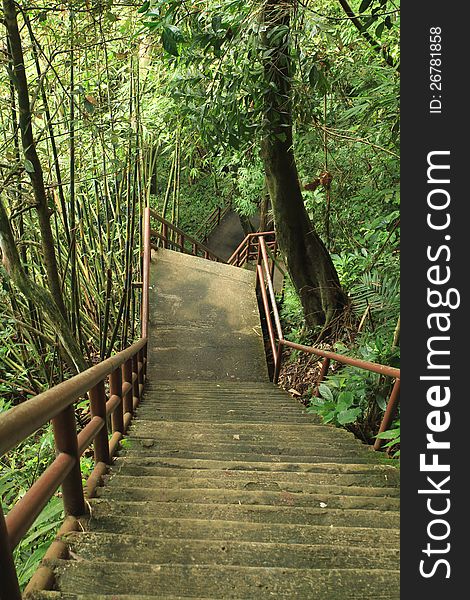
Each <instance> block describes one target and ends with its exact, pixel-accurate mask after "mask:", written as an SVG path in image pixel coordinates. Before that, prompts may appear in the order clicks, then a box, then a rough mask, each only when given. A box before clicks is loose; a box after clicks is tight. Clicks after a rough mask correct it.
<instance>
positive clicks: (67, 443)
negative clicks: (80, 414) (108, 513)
mask: <svg viewBox="0 0 470 600" xmlns="http://www.w3.org/2000/svg"><path fill="white" fill-rule="evenodd" d="M52 427H53V430H54V441H55V447H56V450H57V452H58V453H60V452H63V453H64V454H69V455H70V456H73V458H74V459H75V464H74V466H73V468H72V470H71V471H70V473H69V474H68V475H67V477H66V478H65V479H64V481H63V483H62V501H63V503H64V510H65V513H66V514H67V515H73V516H79V515H83V514H85V513H86V507H85V499H84V496H83V485H82V474H81V471H80V457H79V455H78V442H77V429H76V425H75V411H74V408H73V405H72V406H68V407H67V408H66V409H65V410H63V411H62V412H61V413H60V414H58V415H57V417H55V418H54V419H52Z"/></svg>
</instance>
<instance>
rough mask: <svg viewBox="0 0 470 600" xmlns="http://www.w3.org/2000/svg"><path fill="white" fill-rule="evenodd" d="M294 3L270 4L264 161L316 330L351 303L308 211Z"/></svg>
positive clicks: (283, 240) (280, 229) (279, 225)
mask: <svg viewBox="0 0 470 600" xmlns="http://www.w3.org/2000/svg"><path fill="white" fill-rule="evenodd" d="M292 6H293V2H292V1H291V2H289V1H288V0H266V3H265V8H264V14H263V21H264V22H263V25H264V32H263V34H262V39H261V42H262V50H269V52H265V53H264V55H265V56H268V58H266V59H265V60H264V72H265V79H266V83H267V85H266V86H265V89H266V90H267V91H266V92H265V96H264V102H265V116H266V122H267V123H268V124H269V125H268V129H267V130H266V131H265V135H264V139H263V142H262V151H261V156H262V160H263V163H264V168H265V172H266V182H267V186H268V190H269V195H270V198H271V204H272V208H273V213H274V222H275V226H276V234H277V239H278V242H279V247H280V249H281V252H282V253H283V254H284V257H285V260H286V265H287V268H288V270H289V274H290V276H291V279H292V282H293V284H294V286H295V288H296V290H297V292H298V294H299V296H300V300H301V302H302V306H303V309H304V314H305V319H306V321H307V323H308V325H310V326H317V325H326V324H328V323H330V322H331V320H332V319H334V318H335V317H336V316H338V315H339V314H340V313H341V312H342V310H343V309H344V307H345V305H346V302H347V299H346V296H345V294H344V293H343V291H342V290H341V286H340V283H339V279H338V275H337V273H336V270H335V268H334V265H333V262H332V260H331V257H330V255H329V254H328V252H327V250H326V248H325V245H324V244H323V242H322V241H321V239H320V238H319V236H318V235H317V233H316V232H315V229H314V227H313V225H312V223H311V221H310V219H309V217H308V214H307V211H306V209H305V205H304V201H303V197H302V192H301V188H300V184H299V176H298V172H297V166H296V163H295V157H294V151H293V134H292V113H291V79H290V76H291V75H290V74H291V64H290V61H291V59H290V52H289V45H290V42H289V26H290V14H291V11H292Z"/></svg>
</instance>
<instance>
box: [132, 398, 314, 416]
mask: <svg viewBox="0 0 470 600" xmlns="http://www.w3.org/2000/svg"><path fill="white" fill-rule="evenodd" d="M165 412H171V414H175V415H176V416H181V415H184V414H187V415H188V416H193V415H197V416H198V417H199V415H201V416H204V417H205V418H210V417H220V416H222V415H227V416H230V415H232V416H239V417H243V418H246V420H247V421H249V419H248V418H247V417H251V416H253V415H256V416H263V417H267V416H271V417H272V418H273V419H275V418H276V417H277V416H279V417H286V416H295V417H303V418H309V415H308V413H307V412H306V409H305V408H304V409H302V408H301V407H300V406H295V405H294V406H285V405H283V404H282V405H281V404H279V406H274V407H269V406H266V405H264V406H253V405H252V404H248V403H247V404H242V403H240V402H237V403H233V402H227V403H224V404H221V403H220V402H216V401H214V402H213V403H205V404H202V403H200V402H194V404H186V403H180V404H179V403H177V402H175V403H172V404H170V403H167V404H163V403H161V402H155V403H153V404H150V403H148V404H142V405H141V406H140V407H139V408H138V409H137V412H136V415H137V416H138V417H139V418H142V419H144V420H145V419H146V418H147V415H154V414H156V413H165ZM188 413H189V414H188ZM193 420H195V421H197V419H193Z"/></svg>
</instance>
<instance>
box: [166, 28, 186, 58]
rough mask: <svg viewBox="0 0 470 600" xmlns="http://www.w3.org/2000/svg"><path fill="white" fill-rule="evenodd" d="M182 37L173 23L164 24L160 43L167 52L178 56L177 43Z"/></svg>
mask: <svg viewBox="0 0 470 600" xmlns="http://www.w3.org/2000/svg"><path fill="white" fill-rule="evenodd" d="M183 39H184V37H183V33H182V32H181V30H180V29H179V28H178V27H176V26H175V25H164V26H163V30H162V44H163V47H164V48H165V50H166V51H167V52H168V54H171V55H172V56H178V54H179V53H178V44H179V43H180V42H182V41H183Z"/></svg>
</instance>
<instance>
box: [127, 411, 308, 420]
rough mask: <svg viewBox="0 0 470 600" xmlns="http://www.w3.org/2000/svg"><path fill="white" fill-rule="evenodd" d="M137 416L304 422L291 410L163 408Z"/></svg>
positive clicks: (142, 412)
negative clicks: (192, 411)
mask: <svg viewBox="0 0 470 600" xmlns="http://www.w3.org/2000/svg"><path fill="white" fill-rule="evenodd" d="M137 417H139V418H142V419H145V420H146V421H150V422H155V423H156V422H160V421H169V422H173V423H194V422H195V421H196V422H198V423H200V422H203V421H207V422H209V423H211V424H212V423H245V422H249V423H269V424H271V423H299V424H303V423H305V419H306V417H305V415H302V414H297V415H296V414H295V413H293V412H287V413H282V412H279V413H276V414H275V416H272V415H271V414H269V411H265V412H262V411H257V412H256V411H247V412H246V413H244V411H235V410H225V409H224V410H222V411H216V410H214V409H210V410H209V411H207V412H205V411H203V410H198V411H197V412H196V413H195V414H194V413H190V414H188V412H187V411H184V410H172V409H163V408H160V409H159V410H145V411H141V412H139V413H138V414H137Z"/></svg>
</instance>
